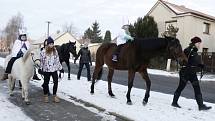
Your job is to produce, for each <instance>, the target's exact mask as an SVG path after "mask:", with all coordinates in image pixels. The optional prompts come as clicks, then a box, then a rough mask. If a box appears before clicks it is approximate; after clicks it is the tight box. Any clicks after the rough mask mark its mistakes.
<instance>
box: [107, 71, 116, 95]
mask: <svg viewBox="0 0 215 121" xmlns="http://www.w3.org/2000/svg"><path fill="white" fill-rule="evenodd" d="M113 73H114V70H113V69H110V68H109V72H108V76H107V78H108V94H109V95H110V96H111V97H114V96H115V95H114V94H113V92H112V88H111V82H112V78H113Z"/></svg>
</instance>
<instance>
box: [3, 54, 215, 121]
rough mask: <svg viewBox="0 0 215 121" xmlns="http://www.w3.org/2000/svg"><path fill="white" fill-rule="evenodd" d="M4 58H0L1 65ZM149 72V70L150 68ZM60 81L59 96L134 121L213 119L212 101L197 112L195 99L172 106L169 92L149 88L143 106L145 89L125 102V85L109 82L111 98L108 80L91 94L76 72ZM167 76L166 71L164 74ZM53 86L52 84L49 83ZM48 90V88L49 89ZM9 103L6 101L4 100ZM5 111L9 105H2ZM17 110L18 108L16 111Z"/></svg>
mask: <svg viewBox="0 0 215 121" xmlns="http://www.w3.org/2000/svg"><path fill="white" fill-rule="evenodd" d="M3 63H4V59H3V58H0V66H2V64H3ZM149 71H150V70H149ZM151 72H153V73H155V72H156V73H158V74H159V73H160V72H161V73H164V72H163V71H158V70H152V71H151ZM64 75H65V76H64V78H63V79H62V80H61V81H60V82H59V87H58V95H59V96H60V97H61V98H64V99H65V98H67V100H70V99H69V96H70V95H71V96H73V97H76V98H77V99H81V100H84V101H86V102H89V103H92V104H94V105H97V106H99V107H102V108H104V109H106V111H107V112H114V113H117V114H120V115H122V116H125V117H128V118H129V119H133V120H136V121H181V120H185V121H187V120H189V121H212V120H214V119H215V104H213V103H205V104H207V105H209V106H212V109H211V110H209V111H199V110H198V107H197V104H196V101H195V100H193V99H187V98H184V97H180V99H179V104H180V105H181V106H182V108H181V109H178V108H173V107H172V106H171V102H172V98H173V96H172V95H169V94H163V93H159V92H153V91H151V96H150V98H149V102H148V104H147V105H146V106H143V105H142V99H143V97H144V93H145V90H143V89H137V88H133V89H132V92H131V99H132V101H133V105H127V104H126V96H125V95H126V92H127V87H126V86H123V85H119V84H114V83H113V84H112V89H113V92H114V93H115V95H116V97H115V98H111V97H110V96H109V95H108V93H107V82H106V81H98V82H97V83H96V85H95V94H94V95H91V94H90V85H91V83H90V82H88V81H87V79H86V78H85V77H81V80H77V79H76V75H71V80H67V77H66V75H67V74H66V73H65V74H64ZM166 76H168V72H167V73H166ZM42 82H43V81H31V83H32V84H34V85H36V86H38V87H41V84H42ZM50 87H52V86H50ZM50 89H51V88H50ZM6 102H8V101H6ZM2 104H3V102H2V103H1V104H0V105H2ZM3 109H4V110H6V109H8V108H6V109H5V108H3ZM18 112H20V111H18Z"/></svg>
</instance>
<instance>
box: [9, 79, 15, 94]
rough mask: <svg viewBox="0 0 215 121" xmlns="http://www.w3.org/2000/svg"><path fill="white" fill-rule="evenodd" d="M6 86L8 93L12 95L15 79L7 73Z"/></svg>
mask: <svg viewBox="0 0 215 121" xmlns="http://www.w3.org/2000/svg"><path fill="white" fill-rule="evenodd" d="M8 87H9V95H10V96H14V95H13V90H14V88H15V79H13V77H12V76H11V75H8Z"/></svg>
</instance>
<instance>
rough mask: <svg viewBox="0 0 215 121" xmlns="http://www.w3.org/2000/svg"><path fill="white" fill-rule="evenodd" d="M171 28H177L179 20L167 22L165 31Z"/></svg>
mask: <svg viewBox="0 0 215 121" xmlns="http://www.w3.org/2000/svg"><path fill="white" fill-rule="evenodd" d="M169 26H174V27H177V20H170V21H165V31H167V28H168V27H169Z"/></svg>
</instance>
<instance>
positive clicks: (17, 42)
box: [12, 39, 30, 57]
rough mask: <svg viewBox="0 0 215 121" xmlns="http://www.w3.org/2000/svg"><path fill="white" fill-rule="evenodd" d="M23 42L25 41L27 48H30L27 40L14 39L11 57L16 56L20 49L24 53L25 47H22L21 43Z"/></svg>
mask: <svg viewBox="0 0 215 121" xmlns="http://www.w3.org/2000/svg"><path fill="white" fill-rule="evenodd" d="M24 43H25V45H26V47H27V49H29V48H30V43H29V41H21V40H19V39H17V40H15V42H14V44H13V48H12V57H16V56H17V54H18V52H19V50H20V49H21V51H22V52H23V53H25V52H26V51H27V50H26V49H25V48H22V45H23V44H24Z"/></svg>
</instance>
